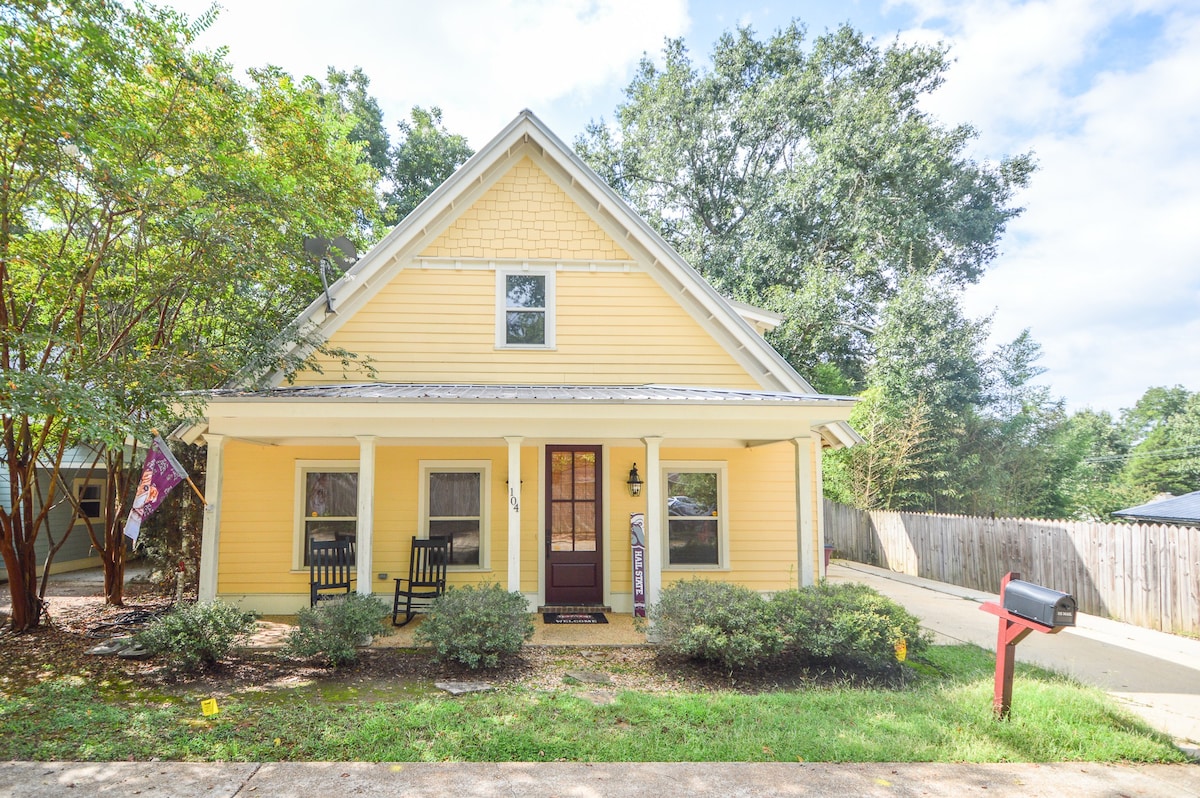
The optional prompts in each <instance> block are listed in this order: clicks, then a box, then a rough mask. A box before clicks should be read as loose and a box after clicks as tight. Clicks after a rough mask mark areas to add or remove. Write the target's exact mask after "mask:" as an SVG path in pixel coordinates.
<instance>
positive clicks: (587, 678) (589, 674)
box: [567, 671, 612, 684]
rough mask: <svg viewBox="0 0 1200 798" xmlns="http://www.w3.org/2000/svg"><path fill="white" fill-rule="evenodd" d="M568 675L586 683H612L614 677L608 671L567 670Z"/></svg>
mask: <svg viewBox="0 0 1200 798" xmlns="http://www.w3.org/2000/svg"><path fill="white" fill-rule="evenodd" d="M567 676H569V677H571V678H572V679H574V680H575V681H577V682H583V683H584V684H612V677H610V676H609V675H608V674H607V673H596V672H595V671H567Z"/></svg>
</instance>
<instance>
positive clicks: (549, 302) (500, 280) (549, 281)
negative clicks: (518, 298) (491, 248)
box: [496, 264, 557, 349]
mask: <svg viewBox="0 0 1200 798" xmlns="http://www.w3.org/2000/svg"><path fill="white" fill-rule="evenodd" d="M556 273H557V270H556V269H555V268H554V267H553V266H530V265H528V264H525V265H523V266H514V267H511V268H497V269H496V348H497V349H554V347H555V338H554V328H555V315H554V305H555V288H554V284H555V279H554V278H555V274H556ZM510 274H524V275H540V276H542V277H545V278H546V310H545V314H546V342H545V343H541V344H510V343H509V342H508V323H507V322H508V291H507V290H506V288H507V280H506V278H507V277H508V276H509V275H510Z"/></svg>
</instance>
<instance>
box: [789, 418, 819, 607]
mask: <svg viewBox="0 0 1200 798" xmlns="http://www.w3.org/2000/svg"><path fill="white" fill-rule="evenodd" d="M792 443H793V444H794V445H795V447H796V552H797V554H798V557H797V561H798V566H797V567H798V568H799V569H800V574H799V579H798V580H797V581H798V582H799V585H800V587H807V586H808V585H811V584H814V583H815V581H816V580H815V579H814V577H813V574H814V573H815V572H816V559H815V556H816V547H815V546H814V544H813V470H812V438H793V439H792Z"/></svg>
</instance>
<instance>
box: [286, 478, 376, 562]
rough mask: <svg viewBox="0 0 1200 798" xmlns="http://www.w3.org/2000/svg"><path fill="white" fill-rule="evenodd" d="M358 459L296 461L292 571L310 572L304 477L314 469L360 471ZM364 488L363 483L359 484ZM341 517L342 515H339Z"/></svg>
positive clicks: (360, 488) (356, 525) (356, 517)
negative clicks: (306, 550)
mask: <svg viewBox="0 0 1200 798" xmlns="http://www.w3.org/2000/svg"><path fill="white" fill-rule="evenodd" d="M358 466H359V463H358V461H357V460H297V461H296V490H295V503H294V507H295V509H294V511H293V513H292V516H293V519H294V520H293V524H292V571H293V572H304V573H308V566H307V565H305V564H304V522H305V515H304V477H305V476H306V475H307V474H309V473H310V472H313V471H330V472H341V473H347V474H349V473H353V474H357V473H358ZM358 489H359V490H362V485H361V484H360V485H359V486H358ZM339 517H340V516H339ZM354 523H355V526H354V528H355V531H357V530H358V516H357V515H355V516H354ZM350 570H351V571H357V566H351V568H350Z"/></svg>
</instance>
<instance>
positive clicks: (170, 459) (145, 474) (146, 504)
mask: <svg viewBox="0 0 1200 798" xmlns="http://www.w3.org/2000/svg"><path fill="white" fill-rule="evenodd" d="M185 479H187V471H185V470H184V468H183V466H181V465H180V464H179V461H178V460H176V459H175V455H173V454H171V450H170V449H169V448H167V444H166V442H165V441H164V440H163V439H162V438H160V437H158V436H157V435H155V436H154V440H153V441H152V442H151V444H150V451H149V452H148V453H147V454H146V466H145V468H143V469H142V478H141V480H140V481H139V482H138V488H137V494H136V495H135V496H134V497H133V509H131V510H130V511H129V520H128V521H126V522H125V537H127V538H129V539H130V540H132V541H133V542H134V543H137V539H138V533H139V532H140V531H141V529H142V521H144V520H145V519H146V518H148V517H149V516H150V514H151V513H153V512H154V511H155V510H157V509H158V506H159V505H160V504H162V502H163V499H165V498H167V494H168V493H170V492H171V489H172V488H174V487H175V486H176V485H178V484H179V483H180V482H182V481H183V480H185Z"/></svg>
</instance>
